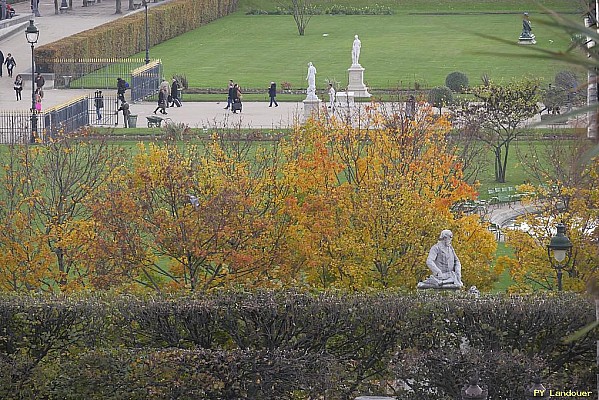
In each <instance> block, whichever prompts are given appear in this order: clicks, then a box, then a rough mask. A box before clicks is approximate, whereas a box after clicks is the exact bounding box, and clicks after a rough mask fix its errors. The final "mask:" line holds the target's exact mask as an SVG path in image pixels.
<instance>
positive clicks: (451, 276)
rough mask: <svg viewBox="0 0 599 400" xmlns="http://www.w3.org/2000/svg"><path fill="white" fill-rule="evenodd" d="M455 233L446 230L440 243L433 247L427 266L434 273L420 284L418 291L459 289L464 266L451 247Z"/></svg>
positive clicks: (442, 232)
mask: <svg viewBox="0 0 599 400" xmlns="http://www.w3.org/2000/svg"><path fill="white" fill-rule="evenodd" d="M452 239H453V233H452V232H451V231H450V230H448V229H445V230H443V231H441V234H440V235H439V241H438V242H437V243H436V244H435V245H433V247H431V249H430V251H429V253H428V257H427V259H426V265H427V267H429V269H430V270H431V272H432V273H433V274H432V275H431V276H429V277H428V278H426V279H425V280H424V281H422V282H419V283H418V289H429V288H432V289H459V288H461V287H462V286H464V284H463V283H462V264H460V260H459V258H458V256H457V255H456V253H455V250H454V249H453V246H452V245H451V240H452Z"/></svg>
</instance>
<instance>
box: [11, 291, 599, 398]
mask: <svg viewBox="0 0 599 400" xmlns="http://www.w3.org/2000/svg"><path fill="white" fill-rule="evenodd" d="M594 316H595V314H594V308H593V305H592V304H591V302H589V301H588V300H587V299H585V298H584V297H582V296H578V295H573V294H559V295H553V296H549V295H547V296H539V295H535V296H511V297H505V296H500V295H483V296H481V297H480V298H478V299H474V298H472V297H470V296H468V295H467V294H466V293H451V294H441V295H439V294H438V293H429V292H425V293H420V292H419V293H416V294H407V295H405V294H393V293H372V294H360V293H357V294H339V293H331V292H323V293H320V294H318V295H313V294H309V293H303V292H297V291H266V290H264V291H256V292H236V291H222V292H215V293H201V294H196V295H184V296H154V297H151V298H136V297H133V296H126V297H118V298H116V299H114V298H106V299H103V300H101V301H99V300H98V299H97V298H96V297H90V298H72V299H70V298H39V299H35V300H31V299H28V298H26V299H25V300H23V299H22V298H19V297H10V296H5V297H0V323H1V325H0V329H1V331H0V398H2V399H3V400H4V399H6V400H12V399H15V400H16V399H19V400H28V399H41V398H48V399H82V398H89V399H108V400H110V399H147V398H152V399H173V398H180V399H185V398H202V399H272V398H280V399H291V398H293V399H306V398H319V397H326V398H327V399H330V400H340V399H348V398H355V397H356V396H357V395H359V394H360V393H362V394H363V393H367V392H377V393H385V392H387V393H388V390H389V388H390V385H389V382H394V381H395V383H397V385H396V386H394V387H395V393H392V394H396V395H399V394H403V393H402V392H401V390H402V388H405V385H406V384H408V385H411V386H412V388H411V390H412V393H413V395H412V397H414V398H426V399H429V400H445V399H448V398H457V397H456V395H457V394H458V393H459V390H460V388H461V387H462V386H463V385H464V384H465V383H466V382H467V380H468V379H469V378H470V375H471V374H472V373H473V372H474V371H475V370H476V371H477V372H479V373H480V378H481V382H482V383H483V384H485V385H487V386H488V387H489V393H490V395H492V396H493V397H492V398H494V399H521V398H524V397H523V387H524V385H525V384H527V383H528V382H529V379H531V378H532V377H533V376H534V375H536V374H541V376H542V379H543V383H544V384H546V385H548V386H549V387H553V388H563V387H567V388H568V389H572V390H588V388H589V387H591V386H590V385H591V382H592V381H593V378H594V371H593V368H592V366H593V364H592V363H590V362H589V360H592V359H593V357H594V355H595V351H596V347H595V337H594V336H593V335H592V334H589V333H587V334H586V335H583V336H582V337H580V338H579V339H578V340H577V341H575V342H573V343H570V344H565V343H564V342H563V338H564V337H566V336H568V335H570V334H572V333H574V332H577V331H579V330H580V329H581V328H582V327H583V326H585V325H587V324H588V323H590V322H592V321H593V320H594ZM398 377H402V378H401V379H403V382H399V381H397V379H398ZM431 382H434V383H435V387H436V388H437V390H436V391H435V392H430V386H429V385H430V383H431ZM418 385H421V386H418ZM149 393H151V394H152V395H151V396H150V397H148V394H149ZM399 398H407V397H399ZM409 398H411V397H409Z"/></svg>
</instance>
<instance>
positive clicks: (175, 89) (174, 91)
mask: <svg viewBox="0 0 599 400" xmlns="http://www.w3.org/2000/svg"><path fill="white" fill-rule="evenodd" d="M180 90H181V86H180V85H179V81H177V78H173V84H172V85H171V105H170V106H171V107H174V106H175V105H176V106H177V107H181V105H182V104H181V99H180V98H179V91H180Z"/></svg>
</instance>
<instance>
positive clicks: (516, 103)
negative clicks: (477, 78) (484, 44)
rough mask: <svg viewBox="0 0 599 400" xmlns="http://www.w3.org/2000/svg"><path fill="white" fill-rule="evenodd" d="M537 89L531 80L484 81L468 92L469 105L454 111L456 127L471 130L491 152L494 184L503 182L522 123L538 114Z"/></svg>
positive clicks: (536, 83) (536, 84) (535, 82)
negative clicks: (501, 82) (470, 100)
mask: <svg viewBox="0 0 599 400" xmlns="http://www.w3.org/2000/svg"><path fill="white" fill-rule="evenodd" d="M538 88H539V83H538V82H537V81H536V80H533V79H522V80H520V81H512V82H509V83H507V84H503V85H500V84H497V83H495V82H493V81H488V82H487V84H485V85H481V86H476V87H473V88H471V89H470V93H472V95H474V97H475V100H474V101H473V102H469V103H465V104H462V106H461V107H459V108H457V109H455V110H454V121H455V122H456V124H457V126H458V127H459V128H460V129H475V130H474V131H473V132H474V133H475V134H476V137H477V138H478V139H479V140H480V141H482V142H483V143H485V144H486V145H487V146H488V147H489V148H490V149H491V151H492V152H493V155H494V168H495V181H497V182H500V183H501V182H505V179H506V171H507V163H508V155H509V151H510V145H511V144H512V142H513V141H514V140H516V139H517V138H518V136H519V135H520V133H521V131H522V128H523V123H524V122H525V121H526V120H527V119H529V118H531V117H533V116H534V115H535V114H536V113H537V111H538V108H537V101H538V93H537V92H538Z"/></svg>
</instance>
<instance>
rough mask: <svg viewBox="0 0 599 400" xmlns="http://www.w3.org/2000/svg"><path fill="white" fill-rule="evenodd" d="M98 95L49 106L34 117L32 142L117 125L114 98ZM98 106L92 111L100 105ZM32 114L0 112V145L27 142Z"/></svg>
mask: <svg viewBox="0 0 599 400" xmlns="http://www.w3.org/2000/svg"><path fill="white" fill-rule="evenodd" d="M98 96H99V94H98V92H96V93H93V94H89V95H85V96H80V97H77V98H75V99H73V100H71V101H69V102H67V103H64V104H61V105H59V106H56V107H51V108H49V109H47V110H45V111H41V112H39V113H36V114H34V115H35V121H36V122H37V128H36V137H35V140H39V141H42V142H45V141H47V140H49V139H50V138H54V137H57V136H60V135H61V134H64V133H72V132H76V131H77V130H78V129H81V128H82V127H84V126H88V125H93V126H114V125H117V123H118V115H117V110H118V100H117V98H116V96H106V97H104V96H102V102H101V103H99V102H97V101H96V100H97V99H99V97H98ZM100 104H101V107H98V108H96V106H98V105H100ZM98 111H99V113H98ZM31 122H32V113H31V111H28V110H15V111H1V112H0V144H24V143H29V142H30V141H31Z"/></svg>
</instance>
